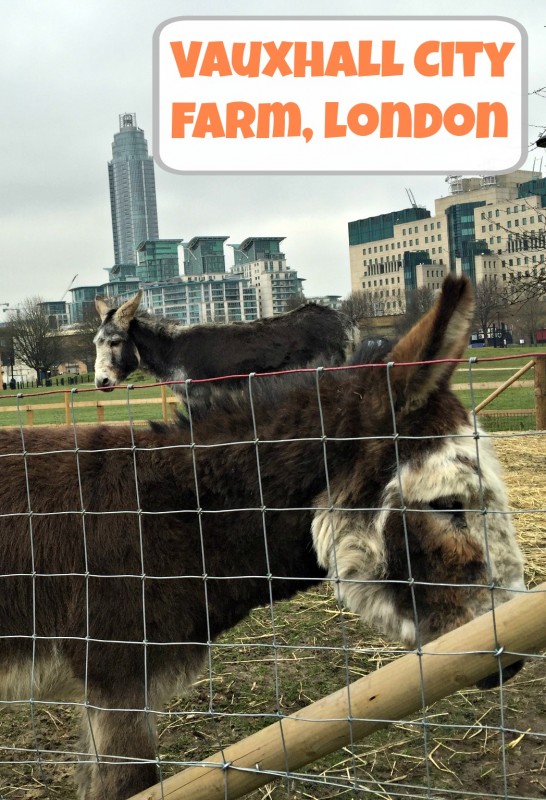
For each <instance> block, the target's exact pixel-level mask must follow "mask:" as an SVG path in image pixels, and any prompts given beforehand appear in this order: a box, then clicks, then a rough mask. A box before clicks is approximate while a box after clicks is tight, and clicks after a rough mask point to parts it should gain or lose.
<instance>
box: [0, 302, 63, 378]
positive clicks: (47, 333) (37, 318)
mask: <svg viewBox="0 0 546 800" xmlns="http://www.w3.org/2000/svg"><path fill="white" fill-rule="evenodd" d="M41 302H43V301H42V299H41V298H40V297H29V298H27V299H26V300H23V302H22V303H21V305H20V306H19V308H18V309H17V310H16V311H13V312H11V313H10V315H9V325H8V329H9V333H10V335H11V338H12V340H13V346H14V350H15V355H16V358H18V359H19V360H20V361H22V362H23V364H26V365H27V367H30V368H31V369H34V370H36V378H37V382H38V384H40V383H41V378H42V376H43V374H44V373H45V374H47V372H48V371H50V370H51V369H52V367H54V366H56V365H57V364H58V363H59V361H60V356H61V348H60V342H59V337H58V336H56V335H55V333H54V332H53V331H52V330H51V325H50V320H49V316H48V315H47V314H46V312H45V311H44V308H43V306H40V303H41Z"/></svg>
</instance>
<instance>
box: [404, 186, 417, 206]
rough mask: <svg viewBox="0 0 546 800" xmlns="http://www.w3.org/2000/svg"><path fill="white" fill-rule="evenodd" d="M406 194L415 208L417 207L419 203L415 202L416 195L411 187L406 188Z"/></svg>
mask: <svg viewBox="0 0 546 800" xmlns="http://www.w3.org/2000/svg"><path fill="white" fill-rule="evenodd" d="M406 194H407V196H408V200H409V201H410V203H411V205H412V206H413V208H417V203H416V202H415V197H414V196H413V192H412V191H411V189H406Z"/></svg>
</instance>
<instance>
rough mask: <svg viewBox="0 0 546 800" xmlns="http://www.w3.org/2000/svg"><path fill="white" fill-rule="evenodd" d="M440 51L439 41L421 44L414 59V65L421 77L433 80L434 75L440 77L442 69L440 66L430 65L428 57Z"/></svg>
mask: <svg viewBox="0 0 546 800" xmlns="http://www.w3.org/2000/svg"><path fill="white" fill-rule="evenodd" d="M439 49H440V42H439V41H433V40H431V41H429V42H423V44H420V45H419V47H418V48H417V50H416V51H415V56H414V57H413V63H414V66H415V69H416V70H417V72H418V73H419V74H420V75H424V76H425V77H426V78H432V77H433V76H434V75H438V73H439V70H440V67H439V66H438V64H429V63H428V61H427V59H428V56H429V55H431V54H432V53H437V52H438V51H439Z"/></svg>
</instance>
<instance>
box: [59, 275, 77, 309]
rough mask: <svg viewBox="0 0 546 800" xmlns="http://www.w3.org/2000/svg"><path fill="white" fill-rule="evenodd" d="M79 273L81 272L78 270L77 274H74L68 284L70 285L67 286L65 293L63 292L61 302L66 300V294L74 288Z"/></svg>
mask: <svg viewBox="0 0 546 800" xmlns="http://www.w3.org/2000/svg"><path fill="white" fill-rule="evenodd" d="M78 275H79V273H78V272H76V274H75V275H74V277H73V278H72V280H71V281H70V283H69V284H68V286H67V287H66V290H65V293H64V294H63V296H62V297H61V302H62V301H63V300H64V298H65V297H66V295H67V294H68V292H69V290H70V289H71V288H72V284H73V283H74V281H75V280H76V278H77V277H78Z"/></svg>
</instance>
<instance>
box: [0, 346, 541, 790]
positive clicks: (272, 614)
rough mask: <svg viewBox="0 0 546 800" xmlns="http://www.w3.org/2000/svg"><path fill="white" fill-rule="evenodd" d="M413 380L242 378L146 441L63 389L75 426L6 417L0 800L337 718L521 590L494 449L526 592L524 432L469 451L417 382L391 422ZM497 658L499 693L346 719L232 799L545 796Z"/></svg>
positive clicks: (456, 413) (454, 418)
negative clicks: (343, 699) (322, 707)
mask: <svg viewBox="0 0 546 800" xmlns="http://www.w3.org/2000/svg"><path fill="white" fill-rule="evenodd" d="M438 363H440V364H441V363H442V362H438ZM443 363H444V365H445V364H446V363H449V360H447V362H443ZM418 366H419V367H420V369H421V373H422V374H421V375H420V376H418V377H417V378H415V376H414V377H413V378H411V377H408V376H411V375H412V374H414V373H415V372H416V371H417V370H416V369H415V365H412V364H410V365H407V366H403V365H402V366H396V367H394V366H393V365H392V364H389V365H385V364H370V365H364V366H361V367H355V368H352V369H347V368H342V369H332V370H327V369H324V370H323V369H320V368H319V369H317V370H304V371H296V373H295V374H294V373H291V374H286V375H279V376H265V377H262V376H250V377H249V378H248V380H247V382H246V383H245V384H244V385H243V386H242V387H239V388H237V389H236V390H234V391H231V392H230V393H229V394H227V393H224V392H223V391H222V390H221V389H219V390H218V392H217V394H216V395H215V396H214V397H213V399H212V401H210V399H207V400H206V401H203V399H202V397H200V394H199V389H200V384H201V382H197V383H191V382H187V383H186V391H187V398H186V399H187V404H186V408H185V409H184V410H183V411H182V412H181V413H180V418H179V419H178V421H177V422H175V423H173V425H172V426H171V425H167V426H164V425H162V424H158V425H155V426H154V427H153V428H151V429H148V428H142V427H141V426H137V425H135V424H134V418H133V406H132V400H133V397H134V392H133V391H132V390H131V389H119V390H118V394H122V396H123V397H124V400H125V403H126V415H127V424H126V425H125V426H120V427H115V428H114V427H110V426H105V425H103V426H96V427H95V426H90V427H88V426H85V425H83V424H81V423H79V422H77V421H76V410H75V405H76V399H77V398H76V393H75V392H73V393H71V394H70V403H71V408H72V424H71V425H70V426H67V427H66V429H65V430H60V429H54V428H47V429H42V430H41V431H40V430H38V429H36V430H34V429H32V430H31V429H29V428H26V427H25V425H24V421H25V416H24V398H23V397H21V398H20V404H21V411H20V414H19V424H18V425H17V426H16V427H15V428H14V429H12V430H10V431H2V429H1V428H0V443H1V448H0V474H1V475H2V476H3V477H2V490H1V492H2V496H3V500H2V503H1V504H0V535H1V537H2V550H3V552H4V554H5V555H4V557H3V558H2V561H1V562H0V598H1V599H0V691H1V698H0V699H1V704H0V797H1V798H2V800H7V798H10V799H12V798H66V799H67V800H68V798H75V797H76V796H78V795H77V789H76V786H75V784H74V782H73V780H74V778H73V776H74V773H75V772H76V774H77V775H78V776H79V777H78V781H79V791H80V795H81V796H82V797H86V798H89V800H95V798H99V797H100V798H103V797H104V798H109V800H111V798H113V797H114V798H116V800H117V798H119V800H121V798H125V797H129V796H131V794H132V793H133V791H137V789H139V788H141V786H140V784H141V783H142V781H144V785H149V784H151V783H154V782H155V781H156V780H159V781H160V786H161V784H162V782H163V783H164V781H166V780H167V779H168V778H169V776H171V775H174V774H175V773H178V772H179V771H180V770H182V769H184V768H186V767H191V766H195V765H202V764H207V763H210V757H211V754H213V753H216V752H220V753H223V752H225V751H226V748H228V747H229V745H231V744H233V743H234V742H237V741H238V740H240V739H242V738H244V737H246V736H248V735H250V734H253V733H255V732H256V731H258V730H260V729H262V728H263V727H264V726H266V725H268V724H270V723H273V722H279V721H280V722H281V727H282V722H283V720H286V719H287V718H288V717H289V716H290V715H291V714H293V713H294V712H295V711H298V710H301V709H305V708H306V707H307V705H308V704H309V703H312V702H315V701H317V700H319V699H320V698H322V697H324V696H325V695H328V694H330V693H331V692H334V691H336V690H338V689H340V688H343V687H346V692H347V696H348V698H349V708H350V697H351V690H350V688H349V687H350V686H351V684H352V682H353V681H354V680H356V679H358V678H360V677H362V676H364V675H367V674H369V673H372V672H375V671H376V670H378V669H379V668H381V667H382V666H384V665H386V664H389V663H392V662H394V661H395V660H396V659H398V658H399V657H400V656H401V655H404V654H406V653H408V652H409V653H417V655H418V656H419V654H420V652H421V648H422V647H423V646H424V645H425V642H426V641H427V640H430V639H434V638H435V637H436V635H439V634H442V633H444V632H445V631H446V630H449V629H451V628H453V627H456V625H458V624H462V623H464V622H466V621H467V620H468V619H470V618H471V617H472V616H474V615H475V614H476V613H482V612H485V611H488V610H491V609H492V610H493V612H495V610H496V609H498V607H499V604H500V603H501V602H503V601H504V600H506V599H509V597H511V596H517V595H518V594H520V593H521V592H522V591H523V584H522V583H519V582H518V580H517V572H518V556H517V552H516V550H515V549H514V546H513V544H512V542H511V532H510V530H511V529H510V523H509V521H508V514H507V508H506V507H505V506H504V504H503V503H504V501H503V498H502V494H503V488H502V485H501V483H500V479H499V476H498V474H497V472H496V462H495V461H494V460H493V457H492V455H491V452H490V445H491V443H492V442H493V443H494V445H495V448H496V450H497V452H498V454H499V458H500V461H501V463H502V465H503V467H504V477H505V482H506V487H507V492H508V496H509V505H510V508H511V512H512V515H513V519H514V524H515V528H516V533H517V540H518V543H519V547H521V549H522V550H523V554H524V558H525V584H526V586H527V588H532V587H533V586H536V585H538V584H539V583H540V582H542V581H544V580H545V579H546V556H544V553H545V552H546V550H545V548H544V542H545V539H546V487H545V486H544V478H543V476H544V474H545V471H544V468H545V467H546V446H545V445H546V442H545V439H544V437H545V432H539V431H532V430H531V431H525V432H522V431H520V432H517V428H516V429H515V430H512V431H508V432H500V433H496V434H490V433H484V432H483V430H482V428H481V427H480V426H479V425H478V422H477V419H476V416H475V415H473V414H471V415H470V419H469V421H467V420H465V419H464V415H463V414H462V413H461V411H460V409H459V406H458V404H456V403H455V404H454V403H453V401H452V400H450V399H449V397H448V393H447V390H445V389H444V388H441V389H438V387H437V386H434V388H433V389H427V392H429V394H430V396H428V395H427V397H426V398H425V399H423V398H422V397H421V399H420V400H419V402H417V401H415V404H414V406H413V407H411V408H406V407H403V405H402V403H401V400H400V397H401V396H402V394H403V395H404V397H406V392H407V387H408V383H409V382H410V381H411V380H416V381H417V383H418V384H419V386H423V385H425V384H426V383H427V381H428V378H427V377H426V376H427V375H428V372H427V369H429V367H430V368H431V369H435V368H436V367H434V366H433V365H424V364H420V365H418ZM472 370H473V364H472V363H468V389H469V391H470V392H471V393H472V391H473V383H474V379H473V372H472ZM221 383H222V382H219V384H221ZM401 387H403V392H402V389H401ZM418 393H420V390H419V392H418ZM419 396H421V395H420V394H419ZM317 560H318V562H319V563H317ZM507 565H508V566H507ZM499 586H504V587H505V588H507V589H508V590H509V591H506V592H503V591H502V590H501V589H500V588H499ZM370 623H374V624H373V625H371V624H370ZM493 624H494V614H493ZM381 628H383V629H386V631H387V634H388V638H386V635H385V634H384V633H382V632H380V630H381ZM495 637H496V639H495V641H496V642H497V645H498V647H497V649H494V650H493V651H492V656H493V658H496V655H495V654H496V653H497V651H498V654H499V656H498V658H496V660H495V661H494V669H493V672H495V673H496V674H497V682H498V685H497V686H496V687H494V688H489V689H484V688H483V687H475V686H474V687H469V688H467V689H464V690H461V691H458V692H457V693H456V694H455V695H452V696H450V697H447V698H445V699H444V700H440V701H439V702H437V703H435V704H434V705H431V706H429V705H427V704H426V696H425V690H424V686H421V687H420V689H419V690H418V691H419V695H420V698H421V700H422V703H421V710H420V711H419V712H418V713H417V714H415V715H414V716H412V717H411V718H403V717H400V718H399V717H396V715H395V717H394V719H392V720H385V726H384V728H383V729H382V730H380V731H378V732H376V733H374V734H373V735H372V736H371V737H368V738H366V739H362V740H358V739H357V738H356V736H353V735H352V719H351V714H350V711H349V716H348V720H347V725H348V737H347V743H346V744H345V745H344V746H343V747H342V748H341V749H340V750H338V751H336V752H335V753H332V754H331V755H328V756H326V757H323V758H321V760H319V761H318V762H313V763H311V764H309V765H308V766H305V767H301V768H291V767H289V766H286V765H288V764H289V763H290V759H289V757H288V754H286V758H285V768H284V769H281V770H271V771H269V772H267V771H266V773H267V774H266V777H267V779H268V782H267V783H266V784H265V785H264V786H263V788H261V789H257V790H255V791H253V792H252V794H251V795H250V796H251V797H253V798H266V797H271V798H275V799H278V800H284V799H285V798H286V799H287V800H288V798H290V799H294V800H296V798H297V800H300V799H301V800H303V798H333V797H362V798H364V797H365V798H372V797H378V798H402V797H404V798H406V797H408V798H409V797H412V798H434V799H435V800H445V798H479V797H488V798H505V800H509V799H510V800H516V799H518V800H531V798H539V797H543V796H544V793H545V792H546V722H545V720H546V692H545V691H544V689H545V688H546V685H545V684H546V665H545V663H544V656H542V655H541V654H540V653H538V652H525V653H518V654H517V655H518V656H521V657H525V658H526V659H527V663H526V665H525V666H524V668H523V670H522V671H521V672H520V673H519V674H518V675H517V676H516V677H514V678H513V679H512V680H508V677H509V675H508V674H507V673H503V672H502V671H501V657H500V652H501V650H502V635H500V634H497V632H495ZM452 669H453V671H454V672H456V671H457V670H458V669H459V664H458V662H457V659H456V658H454V659H453V667H452ZM175 673H179V675H178V678H179V684H180V686H179V689H180V690H178V687H177V686H176V681H175ZM447 679H448V675H447V674H446V681H447ZM190 685H191V688H190ZM182 690H183V691H182ZM82 719H83V725H82V722H81V721H82ZM156 725H157V738H156V737H155V734H154V728H155V726H156ZM355 727H356V725H355ZM80 728H82V729H83V737H82V736H81V730H80ZM87 765H89V766H90V767H93V770H91V771H90V770H87V768H86V766H87ZM97 765H100V766H97ZM221 767H222V765H219V768H221ZM223 767H224V769H223V773H224V774H225V775H226V780H225V784H224V790H223V792H222V794H221V795H218V796H222V797H224V796H225V797H229V796H231V795H230V794H229V791H228V787H229V775H228V773H229V771H230V768H226V763H224V764H223ZM254 770H255V771H256V772H260V771H263V767H262V766H261V765H260V763H259V762H257V763H256V765H255V767H254ZM113 773H118V774H123V775H124V777H123V781H124V783H123V785H122V786H121V788H119V794H115V793H113V791H114V792H115V791H118V789H117V788H116V789H114V790H113V789H112V787H117V786H118V782H117V779H111V778H110V776H111V775H112V774H113ZM135 776H136V777H135ZM158 791H159V794H157V797H161V796H162V793H161V788H160V789H159V790H158ZM154 796H156V795H154ZM187 796H188V797H190V796H192V795H191V794H188V795H187ZM211 796H212V795H211Z"/></svg>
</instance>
